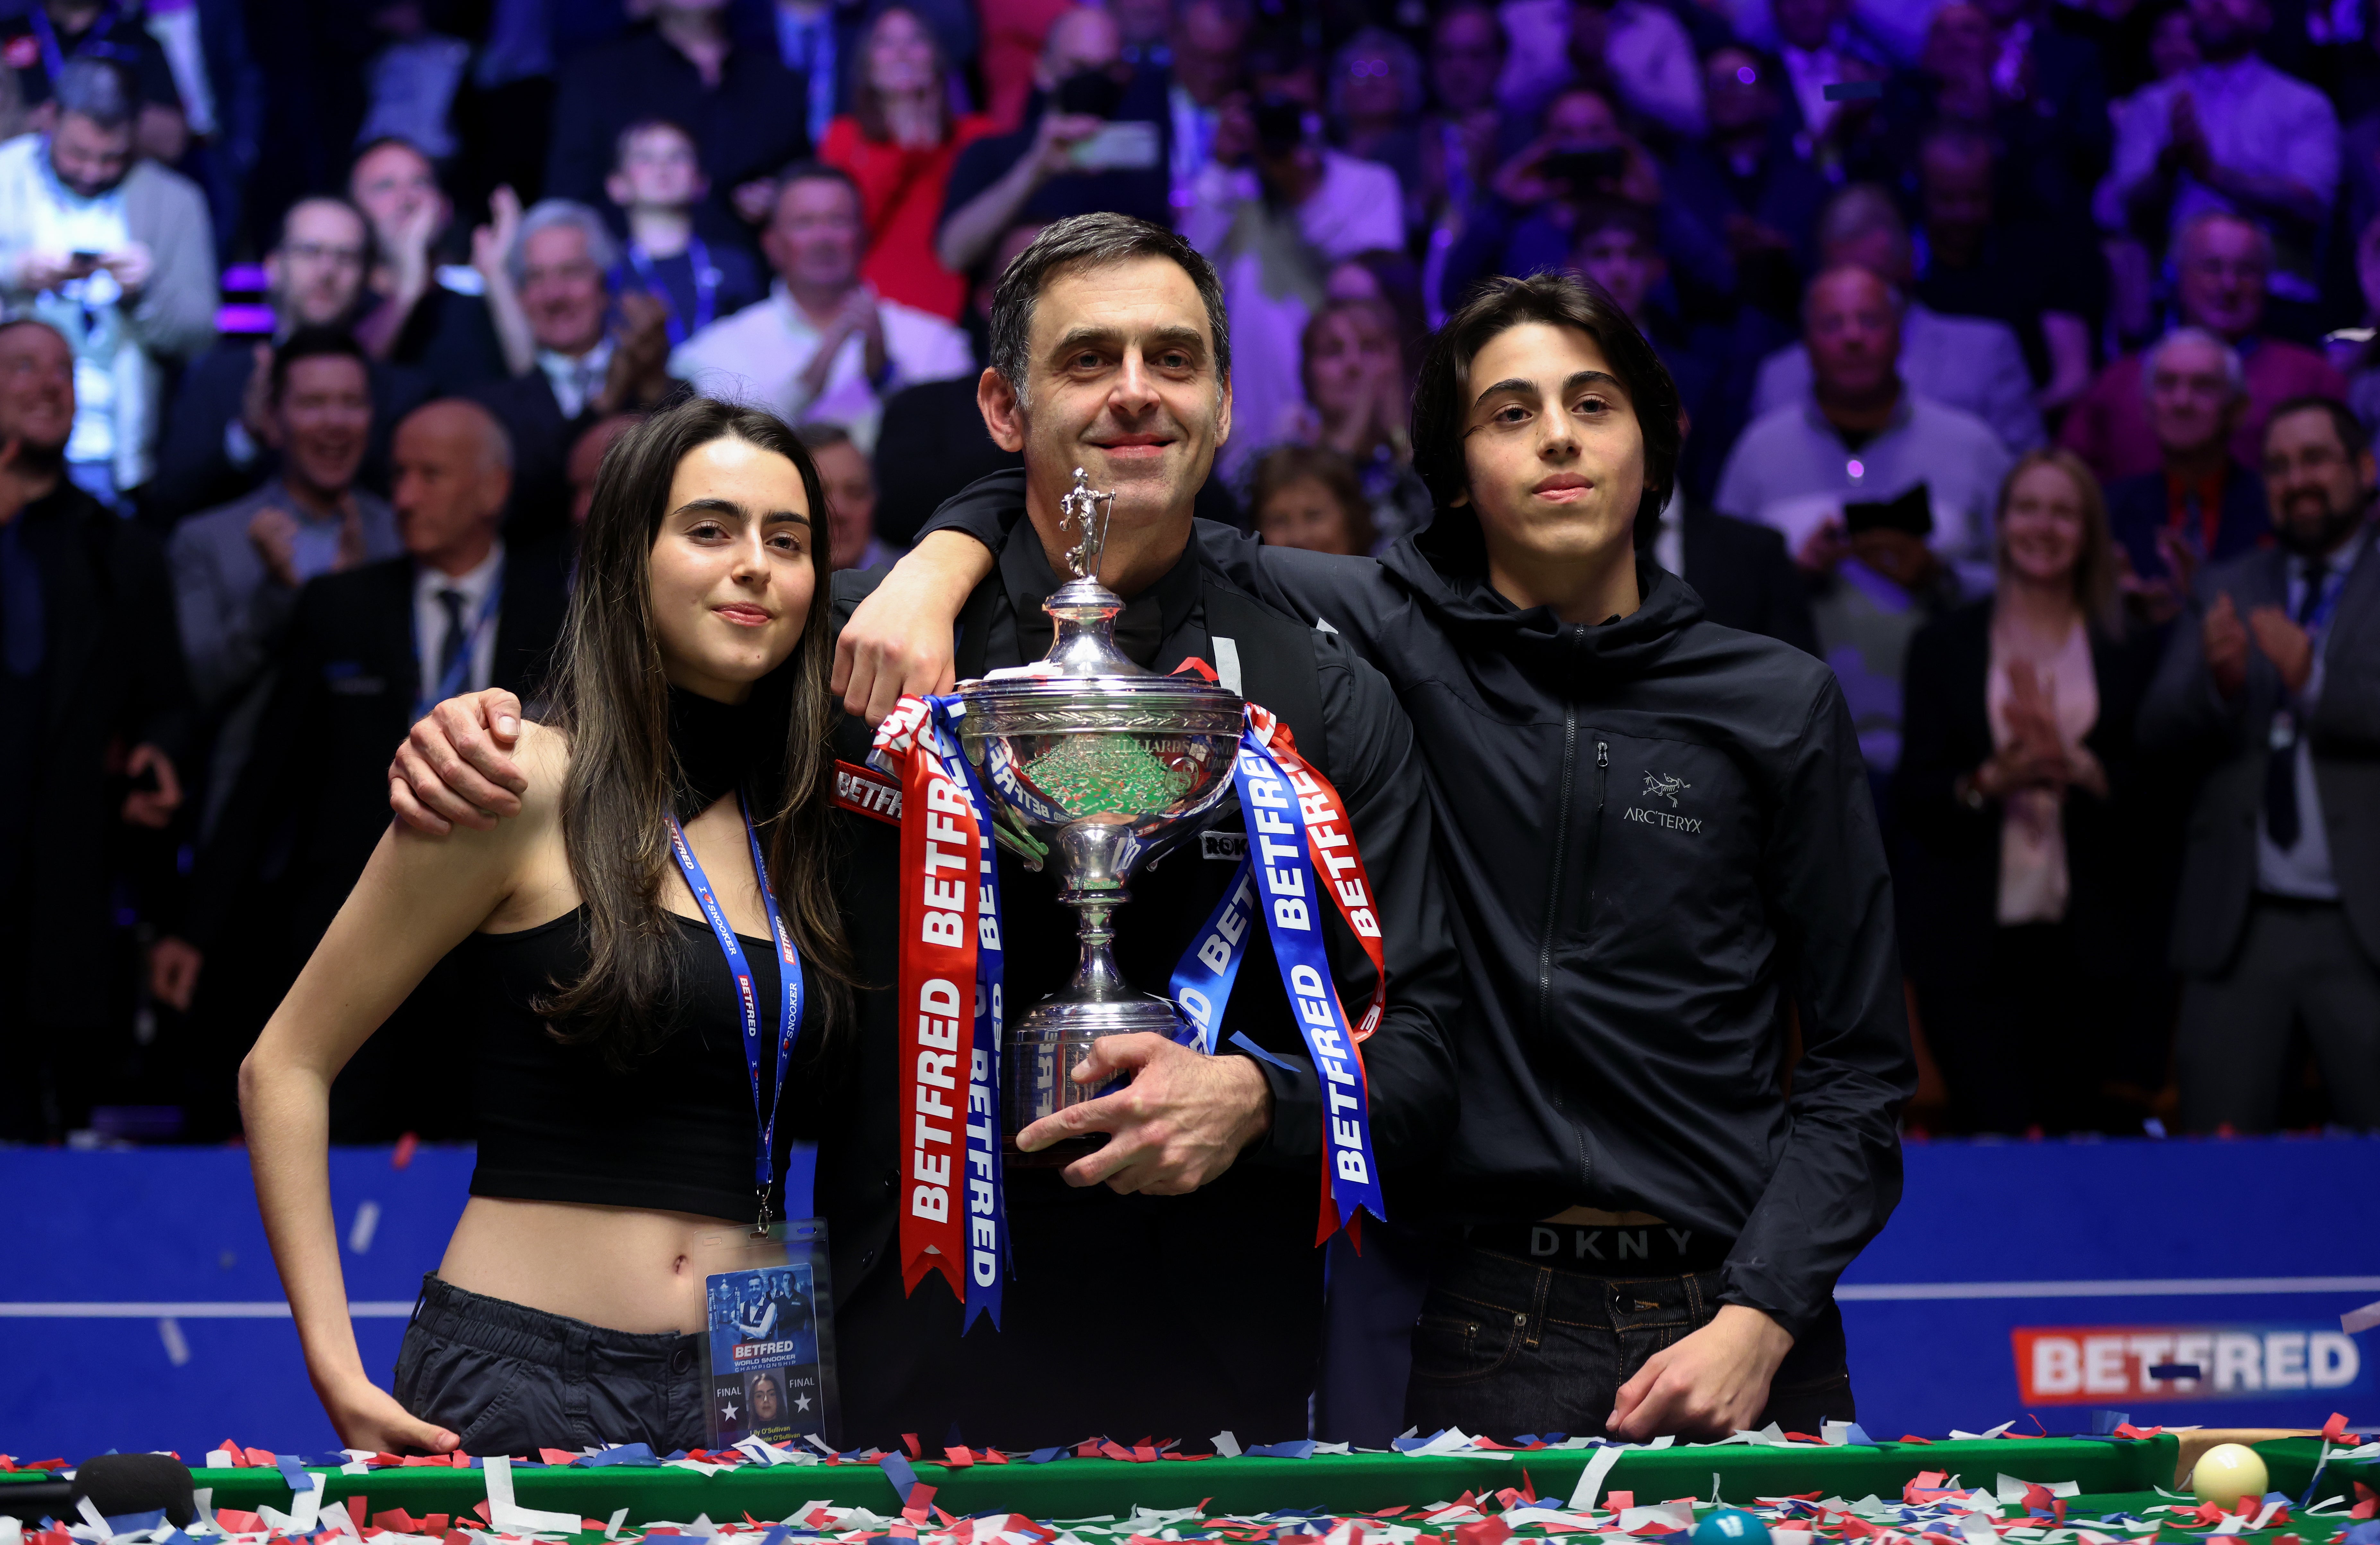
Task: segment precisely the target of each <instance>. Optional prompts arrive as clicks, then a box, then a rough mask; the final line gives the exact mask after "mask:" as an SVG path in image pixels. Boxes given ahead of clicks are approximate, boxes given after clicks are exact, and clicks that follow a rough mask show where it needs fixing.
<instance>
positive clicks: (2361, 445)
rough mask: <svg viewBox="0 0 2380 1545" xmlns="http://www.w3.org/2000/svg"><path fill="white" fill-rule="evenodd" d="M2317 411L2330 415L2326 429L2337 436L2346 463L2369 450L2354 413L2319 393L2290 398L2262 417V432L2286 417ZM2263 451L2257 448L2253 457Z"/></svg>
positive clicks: (2369, 439)
mask: <svg viewBox="0 0 2380 1545" xmlns="http://www.w3.org/2000/svg"><path fill="white" fill-rule="evenodd" d="M2317 409H2319V410H2320V411H2322V412H2325V413H2327V414H2329V415H2330V427H2331V429H2332V431H2333V432H2336V433H2337V434H2338V448H2339V449H2340V450H2342V451H2345V452H2346V453H2347V459H2348V460H2350V461H2353V460H2354V459H2356V458H2357V457H2358V456H2362V455H2363V453H2365V452H2366V451H2369V450H2370V449H2371V448H2372V432H2371V431H2370V430H2367V429H2365V428H2364V427H2363V420H2361V419H2358V418H2357V417H2356V416H2355V410H2354V409H2353V408H2350V407H2348V406H2347V405H2346V404H2345V403H2343V402H2341V401H2339V400H2338V398H2337V397H2326V396H2324V395H2322V394H2320V393H2319V392H2308V393H2305V394H2303V395H2299V396H2294V397H2290V398H2289V399H2287V400H2286V401H2284V402H2282V403H2280V404H2279V405H2277V407H2275V408H2274V409H2273V410H2272V412H2270V413H2268V414H2266V415H2265V433H2266V434H2270V433H2271V432H2273V426H2274V425H2275V424H2277V423H2279V422H2280V421H2281V420H2283V419H2284V418H2286V417H2288V416H2289V414H2292V413H2312V412H2314V411H2316V410H2317ZM2263 451H2264V447H2263V446H2261V445H2259V446H2258V447H2257V453H2258V454H2259V455H2260V456H2261V455H2262V454H2263Z"/></svg>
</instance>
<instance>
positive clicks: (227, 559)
mask: <svg viewBox="0 0 2380 1545" xmlns="http://www.w3.org/2000/svg"><path fill="white" fill-rule="evenodd" d="M264 373H265V380H266V386H265V405H266V411H267V413H268V414H269V415H270V416H271V417H270V420H269V423H270V426H271V434H272V438H273V444H276V445H278V446H280V447H281V471H280V474H279V475H278V476H277V477H274V478H272V479H269V480H267V481H265V482H264V483H263V484H262V485H261V487H259V488H258V489H257V490H256V492H255V493H250V494H248V495H246V496H245V497H243V498H240V499H237V500H235V501H234V502H232V503H230V504H227V505H224V506H223V507H222V508H220V509H215V510H210V511H208V512H207V513H206V514H203V515H198V516H193V517H190V518H189V519H188V520H185V521H183V522H182V523H181V525H180V526H178V527H176V529H175V531H174V536H173V540H172V542H171V543H170V545H169V546H168V548H167V552H168V554H169V556H170V557H171V558H172V560H173V566H174V605H175V612H176V615H177V617H178V618H179V620H180V624H181V634H182V652H183V657H184V658H185V659H186V660H187V661H188V664H189V671H190V682H191V686H192V687H194V688H195V689H196V692H197V697H198V705H199V708H200V712H202V713H204V714H205V715H207V717H208V718H209V719H210V720H211V721H212V723H213V724H214V751H213V755H212V759H211V760H210V766H209V772H208V776H207V780H206V784H205V803H204V806H203V807H202V809H203V813H202V814H201V816H200V821H199V839H200V841H201V842H203V841H204V840H205V839H206V837H207V835H208V833H210V832H211V831H212V829H213V825H214V821H215V818H216V817H217V816H218V815H220V814H221V812H222V810H223V807H224V804H225V801H226V800H227V799H229V797H231V791H232V787H233V785H234V784H235V783H236V782H237V779H238V777H239V771H240V769H241V768H242V767H243V766H245V765H246V763H247V761H248V753H249V747H250V746H251V745H252V744H253V743H254V740H255V736H256V724H257V718H258V715H260V714H261V713H262V712H263V711H264V704H265V701H266V700H267V699H268V698H270V697H271V696H272V692H273V670H272V664H273V661H274V660H276V659H278V658H279V656H280V653H281V644H282V637H283V635H284V633H285V632H286V630H287V628H288V626H289V619H290V615H291V613H292V612H293V611H294V609H295V608H296V606H297V592H298V591H299V590H301V589H303V588H304V587H305V585H306V582H307V581H308V580H310V579H313V578H316V577H318V576H320V575H324V574H334V573H341V572H344V571H346V570H347V569H351V568H354V567H357V566H358V565H361V564H366V563H374V562H378V561H380V560H382V559H384V558H393V557H395V555H396V554H398V553H399V552H400V551H402V547H401V545H400V543H399V542H398V541H397V535H396V517H395V514H394V513H393V512H392V511H391V510H390V509H389V507H388V505H387V504H386V503H385V502H383V500H381V499H380V498H378V497H376V496H375V495H373V494H371V493H365V492H363V491H361V490H359V489H358V488H357V487H356V475H357V472H358V468H360V467H361V466H362V463H363V457H364V447H365V446H366V444H368V443H369V440H370V431H371V424H372V419H373V411H372V396H371V376H370V370H369V368H368V361H367V360H366V359H365V358H364V351H363V347H362V346H361V345H359V344H358V343H357V342H356V341H355V340H354V338H353V337H351V336H349V335H347V334H346V333H343V332H340V331H338V330H336V329H334V328H329V327H303V328H300V329H298V330H297V332H295V333H293V334H291V335H289V337H288V338H287V339H286V340H285V341H284V342H283V343H282V345H281V346H280V347H278V348H277V349H275V350H273V355H272V360H271V363H270V364H269V365H268V366H267V368H266V370H265V372H264Z"/></svg>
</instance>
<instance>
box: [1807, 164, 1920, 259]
mask: <svg viewBox="0 0 2380 1545" xmlns="http://www.w3.org/2000/svg"><path fill="white" fill-rule="evenodd" d="M1878 231H1881V232H1883V233H1884V234H1886V235H1887V236H1889V237H1892V241H1893V247H1894V249H1895V250H1896V251H1898V252H1899V253H1900V257H1901V259H1902V261H1903V262H1908V261H1909V260H1911V259H1912V258H1913V256H1914V252H1913V249H1912V248H1911V246H1910V243H1909V222H1908V221H1906V220H1904V219H1902V218H1901V217H1900V207H1899V206H1898V205H1896V204H1895V203H1894V202H1893V201H1892V195H1891V194H1889V193H1888V192H1886V191H1885V190H1884V189H1882V188H1879V187H1877V186H1876V184H1875V183H1872V182H1855V183H1853V184H1852V185H1851V186H1850V187H1849V188H1846V189H1843V190H1842V191H1841V192H1840V193H1838V194H1836V195H1835V196H1834V197H1833V198H1831V199H1829V200H1828V201H1827V207H1826V208H1825V209H1824V210H1823V211H1821V212H1820V213H1819V215H1818V230H1817V238H1818V250H1819V251H1820V252H1821V253H1822V254H1823V253H1824V252H1825V250H1826V249H1828V248H1829V247H1831V246H1834V245H1836V244H1837V243H1839V242H1845V241H1855V240H1857V239H1858V238H1859V237H1864V236H1872V235H1874V234H1876V232H1878Z"/></svg>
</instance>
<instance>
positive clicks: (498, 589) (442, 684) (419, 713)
mask: <svg viewBox="0 0 2380 1545" xmlns="http://www.w3.org/2000/svg"><path fill="white" fill-rule="evenodd" d="M503 600H504V566H502V565H501V564H500V565H498V566H497V567H496V575H495V578H494V580H493V581H492V583H490V585H489V586H488V598H487V599H486V600H485V601H482V602H480V614H479V615H478V616H477V617H475V618H473V619H472V622H471V631H470V633H469V635H468V637H467V638H466V639H465V640H464V643H463V648H462V650H461V651H459V652H458V653H456V655H455V663H453V664H451V665H449V666H447V667H446V674H445V675H442V676H440V677H439V678H438V690H437V691H435V692H425V693H422V694H421V695H420V696H419V697H417V698H416V699H415V700H414V703H413V717H414V720H415V721H416V722H419V720H421V719H422V718H424V717H426V716H427V715H428V714H429V712H430V711H431V709H433V708H436V707H437V706H438V705H439V704H440V703H443V702H444V701H445V700H447V699H449V698H452V697H457V696H460V695H461V693H462V690H463V684H464V683H465V682H467V681H468V680H470V679H471V662H472V661H474V660H476V659H478V658H479V654H480V639H482V638H484V637H485V636H486V634H487V631H488V629H489V628H490V627H493V626H495V621H496V606H497V603H498V602H501V601H503ZM419 626H420V625H419V622H418V621H417V622H416V624H415V627H416V628H417V629H418V628H419ZM413 657H414V658H415V659H416V660H419V659H420V658H421V640H420V639H419V638H416V639H414V640H413Z"/></svg>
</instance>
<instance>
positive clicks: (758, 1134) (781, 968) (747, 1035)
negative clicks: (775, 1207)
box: [669, 794, 802, 1238]
mask: <svg viewBox="0 0 2380 1545" xmlns="http://www.w3.org/2000/svg"><path fill="white" fill-rule="evenodd" d="M735 809H736V812H737V813H738V814H739V815H741V816H743V818H744V840H745V841H746V842H747V843H749V844H751V846H752V870H753V872H754V873H755V874H757V875H758V876H759V880H760V906H762V908H763V909H765V910H766V911H767V913H768V914H769V932H770V934H771V937H773V938H774V939H775V940H776V941H777V998H778V1018H777V1064H776V1065H777V1082H776V1092H775V1094H774V1095H772V1096H771V1099H770V1101H769V1109H768V1113H767V1114H765V1115H763V1114H762V1113H761V1110H760V1004H759V999H758V998H757V997H756V996H755V994H754V991H753V988H752V964H751V962H750V961H749V960H747V959H746V958H745V955H744V942H743V941H742V940H741V939H738V938H736V937H735V929H734V928H732V927H730V926H729V925H728V922H727V911H726V908H724V907H722V906H720V905H719V895H718V893H717V892H715V891H713V890H712V889H711V888H710V876H709V875H706V874H704V873H703V872H702V861H701V860H700V859H698V858H696V857H695V856H694V845H692V844H691V843H689V842H687V841H686V828H685V827H683V826H680V825H679V824H678V821H677V817H675V816H672V817H670V823H669V826H670V851H671V852H672V853H674V854H675V855H676V856H677V867H678V869H679V870H681V871H682V872H683V873H684V874H685V875H686V889H688V890H690V891H692V892H693V893H694V899H695V900H697V901H698V902H700V903H701V904H702V915H703V916H704V917H705V918H709V919H710V931H711V932H712V933H714V934H716V935H718V938H719V953H720V954H722V955H725V956H726V957H727V969H728V972H729V973H730V974H731V975H733V976H734V977H735V1006H736V1010H737V1012H738V1013H739V1014H740V1015H741V1016H743V1020H744V1069H745V1071H746V1072H747V1073H748V1074H750V1075H751V1078H752V1125H753V1133H754V1136H753V1142H752V1192H753V1195H754V1196H755V1197H756V1198H758V1201H759V1219H758V1221H757V1222H755V1223H753V1225H752V1233H753V1235H754V1237H756V1238H757V1237H759V1236H760V1235H765V1234H767V1233H768V1232H769V1187H770V1186H771V1185H773V1184H774V1183H775V1181H776V1178H777V1111H778V1107H779V1105H780V1104H781V1103H782V1102H783V1099H784V1093H785V1070H786V1069H787V1068H788V1067H789V1066H791V1065H792V1064H793V1060H794V1042H795V1040H798V1039H799V1038H800V1036H801V1033H802V957H801V953H800V952H799V951H798V950H796V949H795V948H794V936H793V935H792V934H791V933H788V932H787V931H785V919H784V915H783V913H782V912H780V911H779V910H778V909H777V893H776V891H775V890H774V889H773V888H772V887H771V885H770V883H769V862H768V859H767V858H766V857H765V856H764V855H762V853H761V851H760V836H759V833H757V832H755V831H754V830H753V829H752V816H751V812H750V811H749V810H748V809H746V807H745V803H744V797H743V796H742V795H740V794H739V795H737V796H736V798H735Z"/></svg>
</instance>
